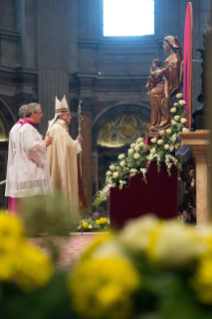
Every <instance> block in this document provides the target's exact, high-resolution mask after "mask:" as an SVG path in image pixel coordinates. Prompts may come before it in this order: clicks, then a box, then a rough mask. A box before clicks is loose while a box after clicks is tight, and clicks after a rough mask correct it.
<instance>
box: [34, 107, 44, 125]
mask: <svg viewBox="0 0 212 319" xmlns="http://www.w3.org/2000/svg"><path fill="white" fill-rule="evenodd" d="M36 107H37V110H38V111H37V113H34V112H33V113H32V114H33V121H34V123H40V121H41V119H42V117H43V113H42V110H41V108H40V106H36Z"/></svg>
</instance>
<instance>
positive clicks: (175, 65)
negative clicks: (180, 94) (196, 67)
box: [146, 35, 183, 135]
mask: <svg viewBox="0 0 212 319" xmlns="http://www.w3.org/2000/svg"><path fill="white" fill-rule="evenodd" d="M163 47H164V49H165V51H166V52H170V56H169V57H168V58H167V59H166V60H165V61H164V68H160V65H161V61H160V60H158V59H155V60H153V63H152V66H153V68H155V69H156V70H155V71H154V72H153V71H152V69H151V68H150V77H149V78H148V81H147V85H146V87H148V93H147V94H148V95H149V99H150V104H151V125H150V128H149V131H150V135H155V134H157V133H158V132H159V131H161V130H166V129H168V128H169V127H170V126H171V120H172V116H171V113H170V103H169V100H170V98H171V97H172V96H173V95H174V94H176V93H177V91H178V89H179V86H180V83H181V79H182V71H183V49H182V47H181V46H180V41H179V38H178V37H177V36H175V37H173V36H171V35H169V36H167V37H165V38H164V41H163Z"/></svg>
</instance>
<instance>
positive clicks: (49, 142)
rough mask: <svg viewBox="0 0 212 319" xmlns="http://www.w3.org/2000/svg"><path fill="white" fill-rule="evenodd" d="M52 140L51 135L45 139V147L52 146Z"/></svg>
mask: <svg viewBox="0 0 212 319" xmlns="http://www.w3.org/2000/svg"><path fill="white" fill-rule="evenodd" d="M52 139H53V138H52V136H51V135H50V136H48V137H46V138H45V140H44V143H45V144H46V147H48V146H49V145H51V144H52Z"/></svg>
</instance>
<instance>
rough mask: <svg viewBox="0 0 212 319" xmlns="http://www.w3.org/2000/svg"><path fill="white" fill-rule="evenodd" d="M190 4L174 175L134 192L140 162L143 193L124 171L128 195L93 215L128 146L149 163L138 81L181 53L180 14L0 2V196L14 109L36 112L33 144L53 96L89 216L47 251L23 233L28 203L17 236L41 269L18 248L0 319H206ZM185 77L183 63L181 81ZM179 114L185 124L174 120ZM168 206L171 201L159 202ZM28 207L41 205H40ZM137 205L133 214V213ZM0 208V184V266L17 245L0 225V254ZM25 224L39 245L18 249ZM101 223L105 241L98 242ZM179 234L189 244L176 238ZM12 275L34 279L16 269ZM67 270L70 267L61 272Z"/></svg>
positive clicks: (120, 2) (196, 39) (200, 12)
mask: <svg viewBox="0 0 212 319" xmlns="http://www.w3.org/2000/svg"><path fill="white" fill-rule="evenodd" d="M189 4H190V8H192V19H193V20H192V22H193V25H192V26H193V28H192V36H191V40H190V39H189V40H190V41H191V43H192V47H191V48H192V49H191V53H190V54H191V57H192V58H191V60H190V69H189V70H190V72H191V74H192V76H190V79H191V82H190V86H189V93H188V94H190V95H189V99H190V109H188V110H189V111H188V112H190V113H188V114H187V113H182V114H184V115H185V117H186V118H188V120H187V123H188V125H187V124H185V130H183V128H182V130H181V131H182V132H180V133H179V135H178V139H176V143H181V147H179V150H178V152H177V156H178V160H179V162H180V166H177V165H178V164H176V165H175V166H176V167H177V168H178V171H177V170H174V169H175V168H176V167H174V169H171V170H172V171H171V172H172V173H170V175H169V176H171V174H172V176H171V177H168V175H167V172H168V171H167V172H166V170H164V168H163V165H162V166H161V172H162V173H161V179H156V177H155V176H156V175H157V174H159V168H158V169H157V167H155V168H154V169H153V170H152V173H151V174H152V175H151V176H150V175H149V179H148V175H147V180H146V177H145V176H146V175H145V172H146V171H145V170H146V168H145V169H144V167H146V166H147V169H149V166H148V165H149V164H148V163H147V160H148V157H145V156H146V155H145V156H144V158H145V160H144V163H143V164H142V165H143V166H141V167H142V168H141V169H140V171H141V172H142V173H143V179H142V180H141V178H140V177H138V175H136V174H137V171H136V174H135V172H134V171H133V168H132V167H133V166H132V167H131V171H129V172H127V173H126V174H129V176H128V175H127V179H128V178H129V184H127V187H123V186H124V183H126V182H125V181H123V184H120V185H122V186H121V187H120V186H119V188H118V187H115V186H118V185H117V184H113V185H112V184H111V185H110V186H111V187H112V190H110V191H109V188H108V192H110V198H107V199H106V200H101V203H100V202H99V204H98V205H96V206H94V205H93V202H94V201H95V196H96V194H99V192H100V191H101V190H102V189H103V188H104V186H105V185H106V186H107V180H108V179H107V176H106V174H108V178H109V174H115V173H113V168H111V167H112V166H113V165H115V164H114V163H116V162H117V158H119V156H121V155H120V154H125V155H123V158H125V156H127V155H126V154H127V152H128V154H130V153H129V151H128V149H129V148H130V147H131V148H133V147H135V146H132V145H133V143H136V141H138V140H139V139H142V141H143V142H141V144H142V143H146V144H145V145H147V154H148V152H149V154H150V153H152V154H153V152H152V151H151V150H152V144H153V143H154V141H153V140H154V139H155V137H156V138H157V136H156V135H155V133H153V134H152V135H151V134H150V132H151V127H152V112H153V111H152V110H153V102H151V93H148V87H147V83H148V82H147V81H148V78H149V76H150V75H151V72H152V71H151V70H150V68H152V67H153V66H152V65H153V60H154V59H157V60H160V61H161V68H163V67H164V66H163V64H164V61H167V59H168V58H169V52H166V50H164V39H165V38H166V37H168V36H172V37H175V36H178V37H179V41H180V45H181V46H182V47H183V48H184V45H185V43H186V41H185V33H184V32H185V19H186V12H187V11H186V10H187V8H188V0H178V1H176V0H130V1H129V0H0V182H1V181H4V180H5V179H6V173H7V162H8V145H9V134H10V130H11V128H12V127H13V126H14V125H15V123H16V122H17V121H18V120H19V117H18V111H19V108H20V107H21V106H22V105H28V104H30V103H34V102H35V103H39V105H40V106H41V109H42V113H43V119H42V121H41V122H40V123H39V124H38V125H37V130H38V132H39V133H40V134H42V135H43V136H45V135H46V132H47V129H48V123H49V121H50V120H52V119H53V118H54V114H55V97H57V98H58V99H59V100H62V99H63V97H64V96H65V97H66V100H67V103H68V106H69V109H70V113H71V118H72V119H71V124H70V126H69V133H70V135H71V137H72V138H73V139H76V138H77V136H78V135H79V132H80V134H81V135H82V137H83V141H82V143H81V147H82V154H81V155H80V157H79V158H78V159H79V160H80V173H79V174H81V177H82V185H83V188H84V195H85V201H86V204H87V208H88V212H89V213H88V215H89V216H88V215H86V218H88V219H86V220H85V219H84V218H85V216H80V222H79V226H78V229H77V231H75V232H74V233H73V236H69V237H70V238H71V239H70V238H68V239H67V236H63V234H62V235H61V236H60V237H57V235H55V233H54V232H52V237H51V238H48V231H49V234H51V227H50V226H49V229H48V230H47V229H43V228H42V221H39V222H37V221H36V218H40V217H41V213H40V212H39V213H38V215H36V214H37V211H38V210H40V207H41V206H39V204H38V205H37V206H36V203H33V204H31V206H30V203H29V207H31V208H30V209H32V211H33V209H34V211H35V216H32V218H31V219H30V220H28V219H27V218H28V217H27V218H26V220H25V227H26V233H27V234H29V237H33V238H30V245H32V247H37V248H36V249H38V247H39V249H40V248H41V251H42V253H43V251H44V255H45V256H42V257H41V256H39V255H38V254H39V253H40V252H39V253H38V251H33V252H31V255H30V253H29V254H28V251H27V249H29V247H26V248H24V249H26V252H23V256H25V257H23V265H22V264H21V263H20V265H19V266H14V267H13V270H12V266H11V270H10V271H9V270H8V271H6V270H2V269H3V268H2V269H1V265H0V318H1V316H3V317H2V319H16V318H20V316H22V318H24V319H38V318H39V319H48V318H49V319H50V318H51V319H54V318H55V319H56V318H64V319H66V318H67V319H68V318H71V317H72V318H73V319H80V318H81V319H91V318H92V319H117V318H119V319H129V318H135V319H138V318H139V319H147V318H148V319H150V318H151V319H157V318H161V319H168V318H170V317H172V319H179V318H185V319H196V318H199V317H200V316H201V317H202V318H203V319H204V318H209V317H210V315H212V284H211V283H212V276H211V267H212V228H211V226H210V222H211V216H212V215H211V196H210V195H211V194H210V190H211V171H210V166H211V165H210V163H211V158H210V157H209V154H210V153H211V150H210V147H211V146H210V139H211V137H212V136H211V132H210V131H209V130H210V129H211V126H210V124H209V123H211V122H210V120H209V119H212V113H211V110H210V107H209V106H210V102H212V97H211V96H210V94H211V81H212V78H211V68H210V67H212V61H211V60H212V59H211V58H210V52H211V50H212V39H211V38H210V36H211V30H212V28H211V0H191V2H189ZM172 48H173V47H172ZM174 52H175V51H174ZM184 57H185V56H184ZM183 63H184V64H183ZM185 65H186V63H185V59H184V62H182V67H183V68H184V74H185V70H186V69H185V68H186V66H185ZM172 67H173V65H172ZM156 72H157V71H156ZM181 76H182V78H183V76H184V75H182V74H181ZM164 78H166V76H165V77H163V79H164ZM161 79H162V78H161ZM183 79H184V80H182V81H179V85H178V87H177V90H176V91H175V94H172V95H170V105H171V107H172V105H173V104H174V103H175V104H176V94H177V93H178V94H181V93H182V96H183V97H184V96H185V95H183V94H184V92H183V91H184V88H185V77H184V78H183ZM156 80H157V77H156ZM163 81H164V80H163ZM173 91H174V90H173ZM156 98H157V96H156ZM183 100H184V98H183ZM154 103H155V102H154ZM79 105H80V106H81V108H82V118H81V120H82V121H81V122H79V114H78V107H79ZM179 105H180V101H179ZM182 109H183V112H184V111H185V110H184V106H183V107H182ZM186 112H187V111H186ZM189 114H190V115H189ZM189 116H190V120H189ZM173 117H174V116H173ZM175 117H176V116H175ZM170 123H171V122H170ZM181 123H183V122H181ZM172 124H173V122H172ZM189 125H190V127H189ZM182 127H183V125H182ZM167 128H168V127H166V131H168V130H167ZM187 128H188V129H187ZM157 132H159V133H160V131H159V130H158V131H157ZM162 132H163V131H162ZM162 134H163V133H161V136H162ZM167 134H168V133H167ZM192 134H196V135H195V136H194V135H192ZM160 138H162V137H159V138H158V140H157V143H158V141H159V140H160ZM150 140H151V141H150ZM161 143H162V142H161ZM141 144H140V145H141ZM158 144H160V142H159V143H158ZM200 144H201V145H200ZM136 145H137V144H136ZM166 145H167V144H166ZM166 145H165V146H166ZM148 147H149V148H148ZM138 149H139V148H138ZM167 149H168V146H167ZM148 150H149V151H148ZM176 150H177V148H176ZM171 154H172V153H171ZM175 155H176V154H175ZM170 156H171V155H170ZM134 158H135V157H134ZM119 159H120V161H119V160H118V161H119V162H118V163H119V164H120V163H121V160H122V158H121V157H120V158H119ZM157 163H158V162H157ZM120 165H121V164H120ZM173 166H174V165H173ZM109 167H110V170H109V171H108V168H109ZM123 167H124V164H123ZM167 167H168V166H167ZM150 168H151V167H150ZM136 169H137V168H136ZM142 169H143V171H142ZM123 171H124V168H123ZM108 172H109V173H108ZM111 172H112V173H111ZM168 173H169V172H168ZM123 174H124V173H123ZM163 174H166V177H165V179H163V178H164V175H163ZM135 175H136V176H135ZM139 175H140V174H139ZM105 176H106V177H105ZM123 176H124V175H123ZM134 176H135V177H134ZM203 181H204V182H203ZM121 182H122V181H121ZM105 183H106V184H105ZM108 185H109V183H108ZM139 185H140V186H139ZM139 187H140V193H139V191H138V188H139ZM147 187H149V189H148V191H146V188H147ZM122 188H123V189H122ZM128 188H131V190H132V192H131V191H130V190H129V191H128ZM130 192H131V193H130ZM165 192H166V195H164V193H165ZM173 192H175V193H174V194H175V195H176V196H173V197H172V193H173ZM129 194H130V195H129ZM127 196H130V200H129V205H128V202H127V201H126V198H127ZM52 202H53V204H52V205H55V207H57V209H58V212H62V209H63V203H61V199H58V201H57V197H55V198H53V197H52ZM149 202H152V206H149ZM41 204H42V205H46V204H44V202H43V201H42V200H41ZM41 204H40V205H41ZM60 204H61V205H60ZM33 205H34V208H33V207H32V206H33ZM140 205H141V210H142V205H143V211H145V213H142V214H141V213H140ZM154 205H155V206H154ZM157 206H161V207H160V209H159V210H158V211H159V213H158V217H159V218H160V217H161V218H162V219H163V221H160V220H159V219H158V217H155V216H153V215H146V212H148V213H155V212H154V211H152V210H151V209H153V210H154V207H157ZM7 207H8V198H7V197H5V184H4V183H2V184H1V183H0V264H1V258H3V257H2V256H3V255H2V252H1V251H4V249H5V250H6V249H11V250H10V253H11V251H12V249H14V251H15V250H16V251H17V252H18V251H19V248H20V247H21V246H20V247H19V246H15V241H16V242H17V245H19V244H20V243H21V240H20V239H18V238H19V237H21V236H22V231H21V230H20V229H21V227H22V226H20V225H19V224H18V222H17V221H16V222H15V221H11V225H12V226H11V229H12V231H13V230H15V232H16V233H15V235H14V238H13V237H12V235H11V238H9V240H10V243H11V245H10V246H11V247H13V248H11V247H10V248H8V247H9V246H7V245H6V241H5V244H1V240H2V239H1V236H3V235H2V234H3V231H2V229H3V228H4V227H6V226H4V225H6V224H7V222H6V219H5V218H6V217H4V216H3V215H5V214H1V211H2V212H3V210H5V209H7ZM64 207H65V206H64ZM149 207H151V208H149ZM36 209H37V211H36ZM149 210H150V211H149ZM156 210H157V208H156ZM34 211H33V212H34ZM58 214H59V213H58ZM141 215H142V216H141ZM156 215H157V214H156ZM58 216H59V215H58ZM126 216H127V217H126ZM167 216H168V217H167ZM100 217H101V218H100ZM41 218H42V217H41ZM56 218H58V217H56ZM98 218H100V219H99V224H97V223H96V220H97V219H98ZM131 218H134V219H132V220H131ZM170 218H173V219H175V222H173V221H172V220H171V221H170V220H169V219H170ZM1 219H2V221H1ZM91 219H92V220H91ZM104 219H105V222H104V221H103V220H104ZM166 219H167V220H166ZM56 220H57V219H56ZM101 220H102V224H101ZM126 220H129V221H128V223H126ZM176 220H177V222H176ZM15 223H17V224H15ZM32 223H34V225H35V224H36V225H37V226H38V227H41V228H40V229H42V230H41V231H40V230H39V233H43V234H42V235H41V236H36V238H34V237H35V236H34V235H32V236H31V235H30V234H31V232H30V231H29V228H30V227H31V225H32ZM83 223H84V225H85V224H87V226H86V225H85V227H84V226H83ZM110 223H112V226H111V229H112V230H113V231H114V234H113V235H112V234H109V233H110ZM1 224H2V225H3V226H1ZM96 224H97V225H98V227H97V228H98V231H101V230H104V232H102V233H101V234H99V236H98V239H97V241H96V242H95V240H96V233H95V235H94V233H93V234H92V231H91V229H93V228H94V225H95V226H96ZM185 224H186V227H190V228H189V230H187V228H185V229H184V228H183V227H184V226H185ZM8 225H9V220H8ZM206 226H207V231H206V232H205V233H204V234H202V231H203V230H204V229H205V228H206ZM7 227H9V226H7ZM113 227H114V228H113ZM194 227H195V228H194ZM5 229H6V228H5ZM3 230H4V229H3ZM46 232H47V235H46ZM19 233H20V234H19ZM104 233H105V235H104ZM15 236H16V237H15ZM18 236H19V237H18ZM2 238H3V237H2ZM13 240H14V243H13ZM24 240H26V239H24ZM19 242H20V243H19ZM1 245H2V246H1ZM4 245H5V246H4ZM12 245H13V246H12ZM20 245H22V244H20ZM26 245H27V244H26ZM14 247H15V248H14ZM24 247H25V246H24ZM87 247H89V248H88V249H87ZM21 249H22V248H20V256H22V250H21ZM32 249H35V248H32ZM86 249H87V250H86ZM46 251H48V253H47V254H46ZM33 254H34V255H33ZM36 254H37V255H36ZM46 255H48V256H49V255H51V258H52V260H53V261H51V262H50V261H49V259H48V258H49V257H48V258H47V257H46ZM29 256H30V257H29ZM14 258H15V257H14ZM24 258H25V259H24ZM27 258H28V259H27ZM30 258H31V259H30ZM39 258H40V259H39ZM45 258H46V259H45ZM3 261H4V260H3V259H2V263H3ZM76 261H77V262H76ZM75 262H76V264H75ZM25 263H28V264H30V265H32V264H33V265H34V266H33V267H31V266H30V267H29V269H28V268H27V267H25V268H24V264H25ZM16 264H17V263H16ZM5 265H6V263H5ZM8 265H9V261H8ZM70 265H75V266H74V267H73V268H72V269H71V272H70V267H71V266H70ZM15 267H16V268H17V267H19V268H17V269H18V270H17V269H16V268H15ZM204 267H205V268H204ZM39 268H40V269H41V268H42V269H43V271H41V273H42V275H41V274H39V271H38V269H39ZM5 269H6V266H5ZM55 269H56V270H55ZM58 269H59V271H58ZM68 269H69V272H70V273H69V274H68V275H67V273H68ZM12 271H13V273H12ZM15 271H16V273H15ZM12 274H13V275H12ZM14 274H15V275H14ZM105 274H106V275H105ZM12 276H13V277H12ZM95 276H96V279H95ZM142 276H143V277H142ZM11 277H12V278H13V279H12V281H11V280H10V279H9V278H11ZM67 278H68V279H67ZM66 281H68V288H67V285H66V284H65V283H66ZM7 282H9V284H7ZM11 282H12V283H11ZM14 287H15V288H14ZM56 291H57V293H56ZM42 298H43V299H42ZM13 300H15V303H14V307H13V306H12V305H13V303H12V301H13ZM42 300H43V302H42ZM70 304H71V307H70ZM1 305H4V307H3V306H2V307H3V308H2V309H3V310H1ZM30 307H32V308H31V309H32V312H34V315H32V314H31V315H32V316H30V315H29V313H30V312H31V310H30ZM12 308H13V309H12ZM1 311H2V314H1ZM17 314H18V317H16V316H17Z"/></svg>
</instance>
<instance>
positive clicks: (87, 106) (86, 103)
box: [82, 98, 95, 114]
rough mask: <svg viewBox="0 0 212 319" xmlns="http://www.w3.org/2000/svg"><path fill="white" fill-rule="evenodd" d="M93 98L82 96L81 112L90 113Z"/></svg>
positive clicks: (93, 102)
mask: <svg viewBox="0 0 212 319" xmlns="http://www.w3.org/2000/svg"><path fill="white" fill-rule="evenodd" d="M94 104H95V100H94V99H93V98H84V99H83V102H82V112H83V113H88V114H92V113H93V107H94Z"/></svg>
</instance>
